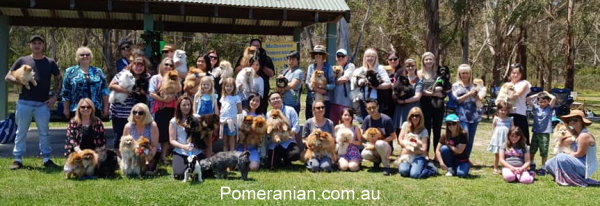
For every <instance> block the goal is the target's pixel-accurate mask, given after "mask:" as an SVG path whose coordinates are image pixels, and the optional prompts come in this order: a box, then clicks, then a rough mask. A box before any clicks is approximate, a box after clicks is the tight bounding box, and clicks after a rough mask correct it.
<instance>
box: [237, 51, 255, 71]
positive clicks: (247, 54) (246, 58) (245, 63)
mask: <svg viewBox="0 0 600 206" xmlns="http://www.w3.org/2000/svg"><path fill="white" fill-rule="evenodd" d="M257 51H258V48H256V47H255V46H248V47H246V49H244V54H243V55H242V59H241V60H240V65H241V66H242V68H244V67H249V66H252V65H251V64H250V59H252V58H254V57H255V56H257Z"/></svg>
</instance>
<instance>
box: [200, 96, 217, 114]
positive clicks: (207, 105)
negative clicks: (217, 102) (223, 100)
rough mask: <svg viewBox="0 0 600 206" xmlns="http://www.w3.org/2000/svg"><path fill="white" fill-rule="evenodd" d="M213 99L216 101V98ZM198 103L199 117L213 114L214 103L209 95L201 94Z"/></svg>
mask: <svg viewBox="0 0 600 206" xmlns="http://www.w3.org/2000/svg"><path fill="white" fill-rule="evenodd" d="M215 96H216V95H215ZM215 99H216V97H215ZM198 101H199V102H198V103H199V104H198V114H199V115H205V114H213V113H215V109H214V108H215V106H214V102H213V99H212V98H211V96H210V95H208V94H202V96H200V99H199V100H198Z"/></svg>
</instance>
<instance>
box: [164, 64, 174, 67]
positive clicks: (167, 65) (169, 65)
mask: <svg viewBox="0 0 600 206" xmlns="http://www.w3.org/2000/svg"><path fill="white" fill-rule="evenodd" d="M164 65H165V66H166V67H173V64H164Z"/></svg>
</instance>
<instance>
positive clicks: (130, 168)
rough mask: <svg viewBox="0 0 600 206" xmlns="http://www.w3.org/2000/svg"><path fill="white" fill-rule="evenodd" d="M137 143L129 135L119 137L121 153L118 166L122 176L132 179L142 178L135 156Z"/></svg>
mask: <svg viewBox="0 0 600 206" xmlns="http://www.w3.org/2000/svg"><path fill="white" fill-rule="evenodd" d="M136 149H137V143H136V141H135V140H134V139H133V137H132V136H131V135H127V136H123V137H121V142H120V144H119V151H120V152H121V160H120V161H119V164H120V166H121V171H122V172H123V175H125V176H128V177H132V176H137V177H138V178H141V177H142V173H141V168H140V158H139V156H138V155H137V154H136Z"/></svg>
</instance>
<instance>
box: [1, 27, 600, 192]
mask: <svg viewBox="0 0 600 206" xmlns="http://www.w3.org/2000/svg"><path fill="white" fill-rule="evenodd" d="M29 46H30V48H31V50H32V54H31V55H28V56H23V57H21V58H19V59H18V60H17V61H16V62H15V63H14V64H13V67H12V68H11V70H16V69H18V68H19V67H20V66H21V65H24V64H27V65H30V66H32V67H33V68H34V70H35V76H36V80H37V82H38V85H37V86H33V87H32V88H31V89H24V90H23V92H22V93H21V94H20V95H19V100H18V101H17V111H16V112H17V125H18V131H17V137H16V142H15V149H14V151H13V154H14V156H15V161H14V162H13V164H12V165H11V169H18V168H21V167H22V166H23V164H22V155H23V152H24V150H25V136H26V135H27V130H28V128H29V125H30V123H31V119H32V117H34V118H35V120H36V122H37V126H38V131H39V133H40V137H39V138H40V150H41V153H42V156H43V158H44V166H46V167H56V165H55V164H54V163H53V162H52V160H50V153H51V151H52V148H51V147H50V145H49V140H48V138H49V137H48V121H49V117H50V109H49V108H51V107H52V106H53V105H54V103H55V102H56V101H57V100H62V101H63V104H64V109H63V114H64V115H65V116H67V117H69V118H71V121H70V123H69V126H68V129H67V138H66V144H65V150H66V153H65V155H68V154H69V153H71V152H74V151H80V150H83V149H98V148H105V147H106V139H107V138H106V137H105V135H104V128H103V125H102V121H101V120H100V119H99V118H98V117H101V116H102V117H108V116H110V118H111V120H112V125H113V130H114V133H115V139H114V145H118V142H119V138H120V137H121V136H124V135H131V136H132V137H134V139H137V138H139V137H141V136H144V137H146V138H148V139H149V140H150V142H151V145H152V148H153V149H152V150H151V154H152V155H153V156H154V157H155V158H154V161H153V163H152V164H151V165H150V166H149V171H150V173H152V172H153V171H155V169H156V166H157V165H158V163H163V164H171V165H172V166H173V175H174V177H175V178H183V173H184V170H185V166H186V164H187V157H188V156H189V155H200V157H202V158H205V157H210V156H212V155H213V153H214V152H213V143H215V142H222V143H223V148H222V150H223V151H233V150H238V151H249V152H250V160H251V164H250V168H251V169H252V170H257V169H259V167H260V166H261V163H263V164H262V165H264V166H266V167H267V168H272V169H275V168H279V167H285V166H289V165H291V163H292V161H296V160H299V159H301V158H300V157H301V154H302V151H303V149H304V148H305V139H306V137H308V136H309V135H310V134H311V133H313V132H314V131H315V130H316V129H319V130H320V131H324V132H328V133H330V134H331V135H332V136H335V134H336V133H337V132H338V131H340V130H344V129H349V130H350V131H352V133H353V140H352V141H351V142H350V146H348V148H347V151H345V152H344V154H343V155H333V156H330V157H328V158H321V159H317V160H306V162H307V167H308V168H309V169H311V170H312V171H319V170H324V171H331V168H332V167H333V165H337V167H338V169H339V170H342V171H344V170H349V171H357V170H360V168H361V163H362V162H363V159H364V160H369V161H372V162H373V163H374V167H380V165H382V166H383V168H382V170H383V174H384V175H391V174H393V169H391V165H392V164H391V162H390V160H391V156H392V155H393V149H394V147H393V142H394V141H396V142H397V143H398V144H399V145H400V146H401V147H403V148H404V149H403V150H402V152H401V156H404V155H405V156H408V157H410V158H407V159H405V160H403V161H402V162H401V163H400V164H399V167H398V171H399V173H400V175H402V176H405V177H411V178H426V177H429V176H432V175H435V174H437V167H436V164H437V165H439V167H441V168H442V169H444V170H446V175H447V176H458V177H467V176H468V175H469V169H470V167H471V166H472V165H473V164H474V163H473V162H472V161H470V155H471V152H472V149H473V143H474V140H475V135H476V131H477V126H478V123H479V121H480V119H481V116H480V112H481V111H480V110H479V109H478V107H477V102H478V101H481V100H482V99H483V98H485V97H484V96H480V92H479V89H480V87H477V86H476V85H475V84H474V83H473V75H472V70H471V67H470V66H469V65H467V64H462V65H460V66H459V67H458V69H457V72H456V81H455V82H454V83H453V84H451V86H450V87H443V86H440V85H439V84H438V83H439V82H440V79H441V78H442V81H444V80H443V77H442V76H441V74H440V72H439V71H438V70H439V68H442V67H443V66H440V63H438V62H437V60H436V57H435V56H434V54H433V53H431V52H426V53H424V54H423V55H422V56H421V58H420V59H421V61H417V58H406V59H405V60H404V61H401V59H400V56H398V54H396V53H395V52H390V53H389V54H387V58H386V60H387V63H388V65H387V66H383V65H381V64H380V63H379V57H378V54H377V51H376V50H375V49H367V50H366V51H365V52H364V55H363V59H362V66H361V67H356V66H355V65H354V64H353V63H351V62H349V60H348V53H347V51H346V50H345V49H339V50H337V52H336V54H335V55H336V58H335V59H336V62H327V61H326V60H327V56H328V55H329V53H327V51H326V48H325V47H324V46H322V45H317V46H315V47H314V48H313V49H312V51H311V53H310V56H311V60H312V62H313V63H311V64H309V65H308V68H307V69H306V72H305V70H303V69H302V68H301V67H300V55H299V53H298V52H291V53H290V54H289V55H288V56H287V61H288V67H287V68H286V69H285V70H283V71H281V72H280V73H278V74H276V73H275V69H274V66H273V62H272V60H271V59H270V57H269V56H268V55H267V53H266V51H265V50H264V49H263V48H262V47H261V41H260V40H258V39H253V40H251V41H250V44H249V46H248V47H247V48H246V49H245V51H244V55H242V56H241V57H240V58H239V59H238V61H237V62H236V64H235V67H233V66H230V67H231V68H221V67H222V66H223V65H225V66H226V65H228V64H229V65H231V63H229V62H226V61H219V55H218V53H217V51H215V50H210V51H209V52H207V53H205V54H202V55H199V56H198V57H197V58H196V62H195V63H196V64H195V69H194V70H199V71H200V72H198V73H192V70H193V69H192V68H191V67H190V69H189V70H188V69H186V70H183V71H181V70H179V69H176V68H179V67H180V66H181V64H182V61H179V60H178V59H177V58H175V57H174V54H175V51H176V48H175V46H174V45H169V44H168V45H166V46H165V47H164V49H163V54H164V58H163V60H162V61H161V62H160V65H157V68H158V69H157V70H158V71H157V73H156V74H154V75H152V72H151V71H150V68H151V65H150V63H149V61H148V60H147V59H146V58H144V57H143V53H142V52H140V51H139V50H137V51H136V50H134V48H133V44H132V43H131V42H129V41H121V42H120V43H119V45H118V46H119V48H118V50H119V51H120V54H121V55H122V57H123V58H121V59H119V60H117V62H116V65H117V70H118V73H117V74H116V75H115V76H114V77H113V79H112V80H111V81H107V80H106V76H105V75H104V73H103V72H102V70H101V69H99V68H96V67H93V66H91V65H90V62H91V58H92V52H91V50H90V49H89V48H87V47H81V48H79V49H77V52H76V59H77V61H78V65H75V66H72V67H69V68H67V69H66V71H65V72H64V78H62V77H63V76H62V74H61V72H60V70H59V69H58V65H57V64H56V62H54V60H52V59H50V58H48V57H46V56H44V53H43V52H44V49H45V41H44V38H43V37H41V36H39V35H34V36H32V37H31V38H30V42H29ZM132 50H133V51H132ZM224 62H226V63H225V64H224ZM227 63H228V64H227ZM417 65H420V67H421V69H417ZM184 66H187V65H184ZM227 69H231V70H233V71H235V72H234V73H235V74H237V77H233V76H222V75H221V74H223V72H222V71H224V70H227ZM523 69H524V68H523V67H522V66H521V65H520V64H514V65H511V68H510V72H511V75H510V82H511V83H512V84H514V88H515V89H514V90H515V92H514V95H513V96H511V97H508V99H510V100H511V101H512V102H514V105H511V104H510V103H508V102H501V103H499V104H498V112H497V115H496V117H495V118H494V121H493V128H494V132H493V137H492V141H491V142H490V146H489V147H488V150H489V151H491V152H493V153H496V154H497V156H496V161H495V163H494V169H495V172H497V173H500V172H499V170H498V169H497V167H496V165H498V164H499V163H500V164H501V165H502V166H503V169H502V172H501V173H502V174H503V176H504V179H505V180H507V181H515V180H519V181H521V182H523V183H531V182H532V181H533V178H532V174H530V173H529V168H530V165H531V164H532V161H531V159H533V156H534V154H535V152H536V151H535V150H537V148H540V151H541V153H542V161H543V166H542V167H541V168H542V170H543V171H541V172H542V173H544V172H546V171H547V172H549V173H550V174H552V175H553V176H554V177H555V179H556V181H557V183H559V184H563V185H579V186H587V185H596V184H598V182H597V181H595V180H591V179H590V176H591V175H592V174H593V173H594V172H595V171H596V169H597V161H596V160H595V148H596V147H595V145H596V144H595V138H594V137H593V135H591V134H590V133H589V131H588V130H587V129H586V128H585V127H586V126H588V125H589V124H591V122H590V121H589V120H588V119H586V118H585V117H584V115H583V114H582V113H581V114H580V113H578V112H577V111H573V112H572V113H571V114H569V115H567V116H563V117H562V119H563V121H565V123H566V124H568V126H569V128H571V130H572V131H571V132H572V133H573V134H574V135H575V136H576V137H577V140H576V141H575V142H573V145H572V147H573V149H574V150H573V151H575V152H573V153H572V154H559V155H557V156H555V157H554V158H552V159H550V160H548V161H547V162H546V159H547V147H548V134H549V133H551V132H552V128H551V126H548V125H547V124H548V122H551V121H549V120H548V118H547V116H548V115H547V114H551V113H549V112H551V107H552V106H553V104H554V102H555V99H554V98H553V97H552V96H551V95H539V96H533V97H530V98H529V99H528V98H527V94H528V93H529V92H530V87H531V85H530V83H529V82H528V81H527V80H526V75H525V73H524V70H523ZM173 70H176V71H178V73H179V81H180V82H182V81H183V79H185V78H187V77H188V76H189V75H192V77H195V78H196V79H198V83H197V84H196V85H195V86H194V87H193V88H191V89H187V90H183V91H181V92H180V93H179V94H178V95H169V94H167V93H166V92H165V91H163V89H161V83H163V82H166V81H167V79H165V78H168V77H167V76H165V75H166V74H167V73H169V71H173ZM216 71H219V72H216ZM127 73H130V74H132V75H133V77H134V78H135V86H134V87H136V86H137V87H138V89H134V90H133V91H131V90H128V89H126V88H124V87H123V85H120V82H122V81H121V80H122V78H128V77H127ZM314 75H324V81H326V83H325V84H323V83H317V81H315V80H314V79H317V78H323V77H320V76H315V77H313V76H314ZM51 76H54V77H55V81H54V82H55V83H57V84H55V86H54V87H53V92H52V93H50V92H49V91H50V83H51V81H50V77H51ZM272 77H277V78H285V79H286V80H287V81H285V82H286V85H283V86H281V85H278V86H277V87H275V88H271V87H270V85H269V79H270V78H272ZM5 79H6V80H7V81H8V82H11V83H16V82H17V81H16V77H14V76H12V75H11V73H10V72H9V73H8V74H7V76H6V78H5ZM192 79H193V78H192ZM445 81H449V80H445ZM165 84H166V83H165ZM304 85H306V87H305V88H306V89H307V98H306V102H304V104H305V108H306V110H305V114H306V123H305V124H304V126H303V127H300V125H299V113H300V112H301V110H300V108H301V94H302V88H303V87H304ZM400 90H401V91H400ZM111 92H115V93H122V94H126V95H127V98H126V99H125V100H124V101H122V102H116V101H115V102H109V94H110V93H111ZM48 94H51V95H48ZM544 94H546V93H544ZM447 96H450V97H451V98H450V99H454V100H455V101H456V104H457V108H456V109H455V111H454V113H452V114H447V115H445V114H446V108H445V106H444V104H443V101H444V99H445V98H446V97H447ZM440 100H441V102H442V103H441V104H440V103H439V102H440ZM532 100H534V101H532ZM528 101H529V102H533V103H532V104H534V105H537V106H535V114H536V120H535V122H536V123H535V124H534V127H533V128H534V135H533V138H532V141H531V142H532V148H531V149H529V148H528V147H527V145H528V144H529V142H530V141H529V132H528V124H527V118H526V109H527V104H526V102H528ZM268 105H270V106H271V111H267V107H268ZM513 107H514V109H513ZM273 110H279V111H280V112H281V113H282V114H283V115H284V116H285V117H286V119H287V121H288V124H289V125H290V128H289V131H288V132H289V134H290V136H292V137H295V136H297V135H296V134H299V137H301V138H299V139H296V138H291V139H289V140H285V141H281V142H270V141H268V138H267V137H265V140H267V141H265V144H263V145H251V146H249V145H241V144H239V143H238V142H237V136H238V133H239V132H238V128H239V126H240V123H239V121H238V120H239V119H240V117H243V116H247V115H250V116H253V117H258V116H263V117H266V118H269V117H270V116H271V112H272V111H273ZM210 114H216V115H219V124H220V128H219V129H217V130H215V132H214V134H213V135H212V136H213V137H212V138H208V139H205V144H202V145H194V144H192V143H190V142H188V140H187V139H188V134H187V133H186V130H185V126H186V125H187V124H188V123H189V122H187V121H188V119H190V118H189V117H191V116H202V115H210ZM355 118H356V121H355ZM355 122H360V124H361V126H356V125H355ZM443 123H445V131H444V132H443V133H442V124H443ZM369 128H376V129H378V130H379V131H380V133H381V134H382V138H380V139H376V140H372V141H373V142H370V143H372V145H374V147H373V148H371V149H364V147H363V143H365V140H366V138H365V137H364V136H365V135H367V134H365V133H364V132H365V131H366V130H367V129H369ZM544 134H545V135H544ZM415 136H416V137H417V139H418V140H414V139H411V138H414V137H415ZM415 141H416V142H419V145H417V146H416V147H413V146H415V145H414V144H413V143H414V142H415ZM408 147H410V148H411V149H406V148H408ZM430 148H433V149H430ZM117 149H118V148H117ZM544 149H545V150H544ZM217 150H220V148H218V149H217ZM530 153H531V155H530ZM171 154H172V160H171V161H169V160H168V158H169V155H171ZM334 156H335V157H337V158H335V157H334ZM538 172H539V171H538Z"/></svg>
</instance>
